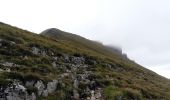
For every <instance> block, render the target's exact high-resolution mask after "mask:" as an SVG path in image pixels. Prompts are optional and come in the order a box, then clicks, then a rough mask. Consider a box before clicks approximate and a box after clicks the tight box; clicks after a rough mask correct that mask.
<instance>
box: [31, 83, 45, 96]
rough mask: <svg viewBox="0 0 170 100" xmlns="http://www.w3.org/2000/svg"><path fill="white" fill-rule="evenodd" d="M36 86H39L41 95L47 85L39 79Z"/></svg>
mask: <svg viewBox="0 0 170 100" xmlns="http://www.w3.org/2000/svg"><path fill="white" fill-rule="evenodd" d="M34 87H36V88H37V90H38V95H39V96H40V95H41V94H42V93H43V91H44V88H45V86H44V84H43V82H42V81H37V83H36V84H35V85H34Z"/></svg>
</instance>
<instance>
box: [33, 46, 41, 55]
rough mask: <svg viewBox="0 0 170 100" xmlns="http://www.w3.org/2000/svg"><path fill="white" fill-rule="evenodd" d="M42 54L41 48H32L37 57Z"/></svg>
mask: <svg viewBox="0 0 170 100" xmlns="http://www.w3.org/2000/svg"><path fill="white" fill-rule="evenodd" d="M39 52H40V50H39V48H37V47H32V53H33V54H35V55H38V54H39Z"/></svg>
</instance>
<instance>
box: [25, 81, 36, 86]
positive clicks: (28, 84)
mask: <svg viewBox="0 0 170 100" xmlns="http://www.w3.org/2000/svg"><path fill="white" fill-rule="evenodd" d="M34 83H35V81H27V82H26V83H25V86H27V87H33V85H34Z"/></svg>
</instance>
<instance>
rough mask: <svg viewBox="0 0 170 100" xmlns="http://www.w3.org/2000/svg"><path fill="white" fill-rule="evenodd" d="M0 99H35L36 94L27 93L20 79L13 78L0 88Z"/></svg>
mask: <svg viewBox="0 0 170 100" xmlns="http://www.w3.org/2000/svg"><path fill="white" fill-rule="evenodd" d="M0 100H36V95H35V93H32V94H30V95H29V94H28V92H27V89H26V88H25V86H23V85H22V84H21V82H20V81H18V80H13V82H12V83H9V84H7V86H6V87H1V88H0Z"/></svg>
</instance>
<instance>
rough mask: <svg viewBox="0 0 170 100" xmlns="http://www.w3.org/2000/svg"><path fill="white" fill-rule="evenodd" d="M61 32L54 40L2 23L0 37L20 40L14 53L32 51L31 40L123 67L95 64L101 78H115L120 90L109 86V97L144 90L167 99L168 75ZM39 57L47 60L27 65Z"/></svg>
mask: <svg viewBox="0 0 170 100" xmlns="http://www.w3.org/2000/svg"><path fill="white" fill-rule="evenodd" d="M61 34H62V35H61V36H60V37H59V38H57V39H52V38H49V37H45V36H41V35H37V34H34V33H31V32H28V31H25V30H21V29H18V28H16V27H12V26H9V25H6V24H3V23H0V38H4V39H8V40H11V41H15V42H16V43H18V45H17V46H18V47H17V48H14V49H13V50H15V52H19V50H29V48H28V45H29V44H31V43H36V44H38V45H40V46H43V47H46V48H49V49H52V50H54V51H57V52H58V53H68V54H75V53H77V52H79V53H80V54H85V55H88V56H94V57H96V58H97V59H98V60H103V61H105V62H108V63H110V64H117V65H119V67H121V68H123V69H124V70H123V71H121V72H117V71H112V70H108V69H105V68H103V67H100V66H101V65H98V66H97V67H96V72H95V73H97V74H99V75H101V76H102V77H105V76H109V78H110V80H113V82H114V84H115V85H116V87H117V88H118V89H117V88H115V87H113V86H108V87H106V88H105V94H106V96H107V97H108V98H112V97H113V95H115V94H117V95H119V94H121V93H125V94H126V92H127V91H128V92H127V93H131V92H135V93H132V94H133V95H134V94H136V95H137V94H138V92H145V93H143V94H145V95H146V96H144V97H147V95H149V96H150V95H152V96H153V97H154V96H155V98H156V97H161V96H163V97H167V98H168V97H169V96H168V95H169V94H170V90H169V80H167V79H166V78H164V77H161V76H159V75H157V74H156V73H154V72H152V71H150V70H148V69H145V68H143V67H141V66H140V65H138V64H136V63H134V62H132V61H130V60H128V59H123V58H122V57H121V56H119V55H117V54H115V53H113V52H110V51H108V50H107V48H105V47H104V46H103V45H101V44H98V43H95V42H91V41H89V40H86V39H85V38H82V37H79V36H77V35H73V34H68V33H65V32H64V34H63V32H61ZM75 38H76V39H75ZM2 59H5V60H12V61H15V62H22V61H23V59H20V58H19V57H18V56H13V57H11V56H4V55H1V54H0V60H2ZM37 59H39V60H40V61H41V60H42V59H45V61H47V62H48V58H41V57H30V63H31V64H30V65H29V64H28V65H29V66H30V67H31V66H32V65H34V64H36V63H37V62H38V61H37ZM49 59H50V58H49ZM33 60H35V61H37V62H36V63H34V62H35V61H34V62H33ZM24 68H25V67H24ZM26 70H27V73H25V72H24V71H25V70H24V69H21V70H20V72H21V74H35V73H34V72H31V71H30V73H28V72H29V71H28V70H30V69H29V68H28V67H26ZM51 70H52V69H51ZM1 76H3V75H1ZM37 76H43V77H41V78H43V79H46V78H48V79H49V78H55V72H54V75H48V74H46V75H45V76H44V75H41V74H40V75H39V74H38V75H37ZM129 91H130V92H129Z"/></svg>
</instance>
